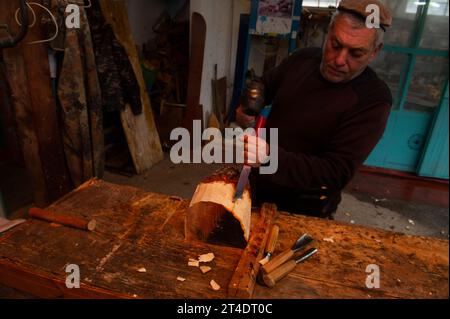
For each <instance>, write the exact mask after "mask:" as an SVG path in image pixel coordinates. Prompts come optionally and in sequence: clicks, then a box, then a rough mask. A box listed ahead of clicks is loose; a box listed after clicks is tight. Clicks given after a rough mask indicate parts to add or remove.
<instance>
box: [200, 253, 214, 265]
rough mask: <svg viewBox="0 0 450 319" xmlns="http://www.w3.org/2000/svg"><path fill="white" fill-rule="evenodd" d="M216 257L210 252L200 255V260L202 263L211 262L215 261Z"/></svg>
mask: <svg viewBox="0 0 450 319" xmlns="http://www.w3.org/2000/svg"><path fill="white" fill-rule="evenodd" d="M214 258H215V256H214V254H213V253H209V254H203V255H200V256H198V261H199V262H201V263H209V262H211V261H213V260H214Z"/></svg>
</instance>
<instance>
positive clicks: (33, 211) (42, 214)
mask: <svg viewBox="0 0 450 319" xmlns="http://www.w3.org/2000/svg"><path fill="white" fill-rule="evenodd" d="M28 214H29V215H30V216H31V217H34V218H38V219H42V220H45V221H48V222H51V223H57V224H61V225H64V226H70V227H73V228H78V229H82V230H90V231H93V230H94V229H95V225H96V223H95V220H86V219H83V218H80V217H74V216H67V215H61V214H56V213H53V212H50V211H46V210H43V209H40V208H36V207H32V208H30V210H29V211H28Z"/></svg>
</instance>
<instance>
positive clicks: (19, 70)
mask: <svg viewBox="0 0 450 319" xmlns="http://www.w3.org/2000/svg"><path fill="white" fill-rule="evenodd" d="M17 8H18V3H17V2H12V1H2V2H1V4H0V21H4V22H5V23H7V24H8V25H10V26H11V28H12V32H14V33H15V32H17V30H18V25H17V23H16V22H15V21H14V12H15V11H16V9H17ZM41 15H42V11H41V10H37V12H36V18H37V21H40V19H41ZM38 26H39V24H37V25H36V26H35V27H34V28H30V30H29V32H28V33H27V36H26V37H25V38H24V40H23V41H22V42H21V43H20V44H19V45H18V47H15V48H11V49H5V50H3V55H4V59H5V64H6V69H7V75H8V80H9V83H10V86H11V91H12V95H13V105H14V111H15V114H16V119H17V122H18V123H17V124H18V130H19V136H20V139H21V140H22V145H21V146H22V150H23V153H24V160H25V164H26V166H27V169H28V170H29V171H30V172H31V175H32V178H33V184H34V186H35V187H34V189H35V192H34V197H35V201H36V204H37V205H40V206H45V205H47V204H48V203H50V202H52V201H54V200H56V199H57V198H59V197H61V196H62V195H64V194H65V193H67V192H68V191H69V190H70V188H71V184H70V181H69V178H68V172H67V169H66V164H65V158H64V150H63V145H62V141H61V135H60V132H59V126H58V119H57V112H56V101H55V99H54V98H53V94H52V89H51V85H50V84H51V82H50V69H49V64H48V52H47V46H46V44H36V45H28V44H27V43H28V42H30V41H35V40H40V39H43V38H45V35H44V32H43V30H42V29H41V28H39V27H38ZM22 125H23V126H22Z"/></svg>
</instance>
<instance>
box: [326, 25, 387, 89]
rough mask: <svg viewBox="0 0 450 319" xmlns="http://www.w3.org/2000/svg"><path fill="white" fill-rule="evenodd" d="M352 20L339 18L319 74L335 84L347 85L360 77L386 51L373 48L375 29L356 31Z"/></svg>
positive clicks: (330, 33)
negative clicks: (345, 83)
mask: <svg viewBox="0 0 450 319" xmlns="http://www.w3.org/2000/svg"><path fill="white" fill-rule="evenodd" d="M349 19H350V18H348V17H346V16H338V17H337V18H336V21H335V24H334V27H332V28H331V29H330V31H329V34H328V38H327V41H326V43H325V46H324V50H323V56H322V64H321V66H320V71H321V73H322V75H323V77H324V78H325V79H327V80H328V81H330V82H333V83H344V82H348V81H350V80H352V79H354V78H355V77H357V76H358V75H360V74H361V73H362V72H363V71H364V70H365V68H366V67H367V66H368V65H369V64H370V62H372V61H373V60H374V59H375V57H376V56H377V54H378V52H380V50H381V48H382V47H383V46H382V45H379V46H378V47H375V46H374V43H375V39H376V32H377V31H376V29H368V28H360V29H358V28H354V27H353V26H352V23H351V21H350V20H349Z"/></svg>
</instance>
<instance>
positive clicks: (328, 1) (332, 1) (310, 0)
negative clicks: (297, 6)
mask: <svg viewBox="0 0 450 319" xmlns="http://www.w3.org/2000/svg"><path fill="white" fill-rule="evenodd" d="M338 1H339V0H304V1H303V6H304V7H313V8H319V7H320V8H328V7H330V6H332V7H337V3H338Z"/></svg>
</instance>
